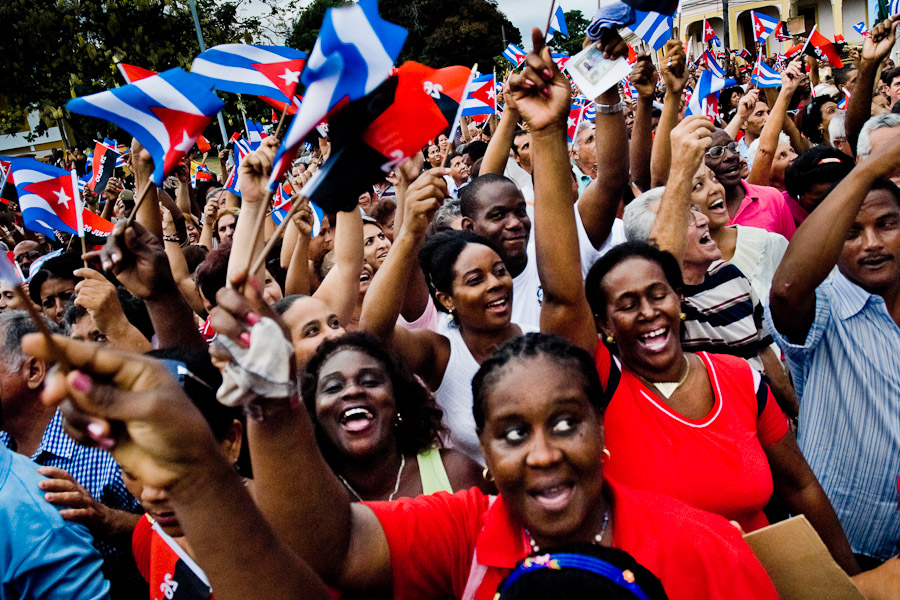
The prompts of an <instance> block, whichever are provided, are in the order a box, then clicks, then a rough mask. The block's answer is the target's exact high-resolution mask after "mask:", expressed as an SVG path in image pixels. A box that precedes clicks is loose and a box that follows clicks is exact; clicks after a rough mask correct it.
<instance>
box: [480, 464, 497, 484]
mask: <svg viewBox="0 0 900 600" xmlns="http://www.w3.org/2000/svg"><path fill="white" fill-rule="evenodd" d="M481 477H482V478H483V479H484V480H485V481H487V482H488V483H493V481H494V477H493V476H492V475H491V472H490V471H488V468H487V467H485V468H484V470H483V471H481Z"/></svg>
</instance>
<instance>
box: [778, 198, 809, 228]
mask: <svg viewBox="0 0 900 600" xmlns="http://www.w3.org/2000/svg"><path fill="white" fill-rule="evenodd" d="M781 195H782V196H783V197H784V202H785V204H787V207H788V210H789V211H791V216H792V217H793V218H794V223H795V224H796V225H797V227H800V225H801V224H802V223H803V221H805V220H806V217H808V216H809V212H807V210H806V209H805V208H803V207H802V206H800V203H799V202H797V201H796V200H794V198H793V196H791V195H790V194H789V193H787V191H784V192H782V193H781Z"/></svg>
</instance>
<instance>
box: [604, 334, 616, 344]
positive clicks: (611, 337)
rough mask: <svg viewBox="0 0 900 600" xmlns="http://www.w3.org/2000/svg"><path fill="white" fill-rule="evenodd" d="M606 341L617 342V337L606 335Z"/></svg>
mask: <svg viewBox="0 0 900 600" xmlns="http://www.w3.org/2000/svg"><path fill="white" fill-rule="evenodd" d="M606 343H607V344H615V343H616V338H614V337H613V336H612V335H608V336H606Z"/></svg>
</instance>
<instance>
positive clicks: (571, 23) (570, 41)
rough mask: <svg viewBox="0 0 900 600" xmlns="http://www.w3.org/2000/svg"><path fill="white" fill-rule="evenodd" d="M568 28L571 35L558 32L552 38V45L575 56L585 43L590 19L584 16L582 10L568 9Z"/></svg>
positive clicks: (558, 50) (566, 15)
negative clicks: (585, 34) (585, 33)
mask: <svg viewBox="0 0 900 600" xmlns="http://www.w3.org/2000/svg"><path fill="white" fill-rule="evenodd" d="M564 14H565V17H566V29H568V30H569V36H568V37H567V36H564V35H560V34H558V33H557V34H556V35H555V36H553V39H552V40H550V44H549V45H550V47H551V48H553V49H554V50H555V51H557V52H565V53H566V54H568V55H569V56H575V55H576V54H578V53H579V52H581V46H582V44H584V32H585V30H586V29H587V26H588V25H590V21H588V20H587V19H585V18H584V15H583V14H581V11H580V10H567V11H566V12H565V13H564Z"/></svg>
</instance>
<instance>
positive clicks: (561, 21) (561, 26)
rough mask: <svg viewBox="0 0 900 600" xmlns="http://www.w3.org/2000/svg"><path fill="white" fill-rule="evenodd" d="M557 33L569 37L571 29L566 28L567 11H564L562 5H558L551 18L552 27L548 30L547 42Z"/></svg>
mask: <svg viewBox="0 0 900 600" xmlns="http://www.w3.org/2000/svg"><path fill="white" fill-rule="evenodd" d="M557 33H561V34H563V35H564V36H566V37H569V28H568V27H566V15H565V11H563V7H562V4H557V5H556V9H555V10H554V11H553V16H551V17H550V27H549V29H547V41H549V40H550V39H552V38H553V36H554V35H556V34H557Z"/></svg>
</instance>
